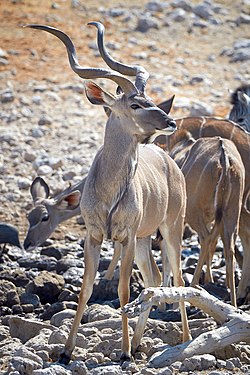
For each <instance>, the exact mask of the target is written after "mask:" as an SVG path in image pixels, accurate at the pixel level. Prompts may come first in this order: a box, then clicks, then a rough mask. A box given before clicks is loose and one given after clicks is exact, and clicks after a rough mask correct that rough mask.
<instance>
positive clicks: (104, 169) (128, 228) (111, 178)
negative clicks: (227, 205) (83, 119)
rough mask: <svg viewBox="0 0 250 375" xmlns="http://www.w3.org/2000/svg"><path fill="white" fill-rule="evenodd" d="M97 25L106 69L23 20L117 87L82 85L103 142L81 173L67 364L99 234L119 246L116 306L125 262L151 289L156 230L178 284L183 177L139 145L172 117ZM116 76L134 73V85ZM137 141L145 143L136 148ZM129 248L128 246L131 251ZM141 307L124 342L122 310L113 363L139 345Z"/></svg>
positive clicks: (141, 72)
mask: <svg viewBox="0 0 250 375" xmlns="http://www.w3.org/2000/svg"><path fill="white" fill-rule="evenodd" d="M90 24H92V25H94V26H96V27H97V29H98V47H99V50H100V53H101V55H102V57H103V59H104V60H105V62H106V63H107V65H109V67H110V68H111V69H112V70H110V69H100V68H83V67H81V66H80V65H79V63H78V60H77V57H76V51H75V47H74V45H73V42H72V41H71V39H70V38H69V37H68V36H67V35H66V34H65V33H63V32H62V31H60V30H58V29H54V28H51V27H48V26H42V25H28V26H29V27H32V28H35V29H40V30H44V31H47V32H49V33H51V34H54V35H55V36H57V37H58V38H59V39H60V40H61V41H62V42H63V43H64V45H65V46H66V49H67V53H68V58H69V62H70V66H71V68H72V70H73V71H74V72H75V73H76V74H78V75H79V76H80V77H81V78H84V79H91V78H92V79H93V78H107V79H111V80H112V81H114V82H115V83H116V84H117V85H118V86H120V88H121V89H122V93H120V94H119V95H116V96H115V95H112V94H110V93H107V92H106V91H104V90H103V89H102V88H101V87H99V86H98V85H96V84H95V83H94V82H92V81H87V82H86V83H85V90H86V95H87V97H88V99H89V101H90V102H91V103H92V104H96V105H101V106H105V107H108V108H110V109H111V115H110V117H109V118H108V120H107V124H106V128H105V136H104V144H103V147H102V148H101V149H100V150H99V151H98V152H97V154H96V156H95V158H94V161H93V163H92V166H91V168H90V170H89V173H88V176H87V178H86V182H85V187H84V190H83V193H82V197H81V202H80V208H81V213H82V216H83V218H84V220H85V224H86V228H87V235H86V239H85V245H84V260H85V272H84V276H83V282H82V287H81V291H80V295H79V302H78V308H77V312H76V316H75V319H74V322H73V325H72V328H71V331H70V334H69V337H68V340H67V342H66V344H65V348H64V352H63V353H62V354H61V356H60V359H59V361H60V362H61V363H68V362H69V360H70V357H71V354H72V352H73V349H74V347H75V343H76V336H77V331H78V327H79V324H80V322H81V319H82V315H83V312H84V309H85V306H86V303H87V301H88V299H89V298H90V296H91V293H92V290H93V283H94V279H95V276H96V272H97V268H98V263H99V256H100V248H101V243H102V241H103V239H104V238H109V239H111V240H113V241H117V242H119V243H120V244H121V245H122V255H121V266H120V278H119V285H118V295H119V299H120V303H121V306H124V305H125V304H126V303H127V302H128V301H129V281H130V276H131V270H132V265H133V260H134V258H135V261H136V263H137V265H138V267H139V269H140V271H141V273H142V276H143V279H144V283H145V286H146V287H147V286H156V285H155V282H154V279H153V272H152V263H151V261H150V259H149V258H148V256H147V254H148V251H145V249H144V244H145V246H146V248H147V247H148V241H149V240H150V235H151V234H153V233H154V232H155V231H156V230H157V228H159V230H160V232H161V234H162V236H163V239H164V241H165V242H166V243H167V247H166V246H164V247H163V248H164V249H165V250H166V251H167V255H168V258H169V260H170V263H171V268H172V272H173V278H174V285H175V286H183V285H184V281H183V278H182V270H181V240H182V233H183V226H184V216H185V205H186V191H185V180H184V176H183V174H182V173H181V171H180V169H179V168H178V167H177V165H176V163H175V162H174V161H173V160H172V159H171V158H170V157H169V156H168V155H167V154H166V153H165V152H164V151H163V150H161V149H160V148H158V147H157V146H155V145H147V143H148V142H149V141H152V140H153V139H154V137H156V136H157V135H159V134H171V133H172V132H173V131H174V130H175V122H174V121H173V120H172V119H171V118H169V117H168V116H167V114H166V113H165V112H164V111H162V110H161V109H160V108H158V107H157V106H156V105H155V104H154V103H153V102H152V101H151V100H150V99H149V98H148V97H147V96H146V94H145V87H146V83H147V79H148V73H147V71H146V70H145V69H144V68H143V67H140V66H128V65H124V64H121V63H118V62H117V61H115V60H113V59H112V58H111V57H110V56H109V55H108V54H107V52H106V50H105V48H104V45H103V33H104V27H103V25H102V24H100V23H97V22H92V23H90ZM123 75H130V76H135V84H134V83H133V82H132V81H130V80H129V79H128V78H125V77H124V76H123ZM140 144H145V145H140ZM135 250H136V251H135ZM180 311H181V318H182V326H183V340H184V341H187V340H189V339H190V338H191V336H190V332H189V327H188V321H187V315H186V309H185V304H184V302H182V303H180ZM148 314H149V311H146V312H144V313H142V314H141V315H140V317H139V319H138V323H137V326H136V328H135V332H134V336H133V339H132V345H131V344H130V339H129V332H128V318H127V316H126V315H125V314H124V313H123V314H122V348H121V350H122V354H121V360H122V361H124V360H127V359H130V356H131V346H132V353H134V352H135V351H136V349H137V347H138V345H139V343H140V339H141V336H142V334H143V332H144V327H145V324H146V320H147V317H148Z"/></svg>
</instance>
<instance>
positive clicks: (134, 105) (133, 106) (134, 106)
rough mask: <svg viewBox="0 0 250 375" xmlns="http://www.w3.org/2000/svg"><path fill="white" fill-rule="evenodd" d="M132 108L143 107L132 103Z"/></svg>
mask: <svg viewBox="0 0 250 375" xmlns="http://www.w3.org/2000/svg"><path fill="white" fill-rule="evenodd" d="M130 108H132V109H140V108H141V107H140V106H139V105H138V104H131V106H130Z"/></svg>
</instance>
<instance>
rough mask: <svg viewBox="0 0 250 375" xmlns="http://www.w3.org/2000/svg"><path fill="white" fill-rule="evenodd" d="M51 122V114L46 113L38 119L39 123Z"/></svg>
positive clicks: (46, 123) (49, 123)
mask: <svg viewBox="0 0 250 375" xmlns="http://www.w3.org/2000/svg"><path fill="white" fill-rule="evenodd" d="M51 124H52V119H51V117H50V116H48V115H46V114H43V115H42V116H41V117H40V119H39V121H38V125H51Z"/></svg>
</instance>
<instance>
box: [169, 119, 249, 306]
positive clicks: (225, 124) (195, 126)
mask: <svg viewBox="0 0 250 375" xmlns="http://www.w3.org/2000/svg"><path fill="white" fill-rule="evenodd" d="M176 125H177V130H176V132H175V133H173V134H171V135H170V136H169V137H168V138H167V146H166V147H167V150H169V151H170V152H171V150H172V149H173V148H174V146H175V145H176V143H178V142H180V140H181V134H184V137H185V132H183V130H186V131H188V132H189V133H190V134H191V135H192V137H193V138H194V139H199V138H207V137H215V136H219V137H221V138H226V139H230V140H231V141H232V142H233V143H234V144H235V146H236V148H237V150H238V152H239V154H240V156H241V159H242V162H243V165H244V168H245V188H244V194H243V200H242V208H241V214H240V225H239V236H240V239H241V243H242V246H243V251H244V256H243V265H242V275H241V280H240V282H239V286H238V289H237V303H238V304H241V303H243V302H244V300H245V297H246V295H247V293H248V289H249V287H250V273H249V265H250V169H249V162H250V134H249V133H248V132H246V131H245V130H244V129H243V128H241V127H240V126H239V125H237V124H236V123H234V122H232V121H229V120H222V119H217V118H212V117H187V118H181V119H177V120H176Z"/></svg>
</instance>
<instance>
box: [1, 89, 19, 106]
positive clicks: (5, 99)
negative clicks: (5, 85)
mask: <svg viewBox="0 0 250 375" xmlns="http://www.w3.org/2000/svg"><path fill="white" fill-rule="evenodd" d="M14 99H15V95H14V92H13V91H12V90H11V89H6V90H3V91H1V92H0V101H1V103H10V102H13V101H14Z"/></svg>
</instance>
